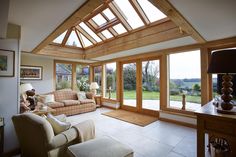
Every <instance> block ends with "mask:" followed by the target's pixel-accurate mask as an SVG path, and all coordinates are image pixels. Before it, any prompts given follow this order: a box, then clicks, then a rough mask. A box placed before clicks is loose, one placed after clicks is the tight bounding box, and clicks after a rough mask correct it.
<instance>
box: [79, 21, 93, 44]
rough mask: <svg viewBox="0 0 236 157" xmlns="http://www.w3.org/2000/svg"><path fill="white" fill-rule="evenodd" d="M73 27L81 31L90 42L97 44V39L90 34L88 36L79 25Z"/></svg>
mask: <svg viewBox="0 0 236 157" xmlns="http://www.w3.org/2000/svg"><path fill="white" fill-rule="evenodd" d="M75 28H76V29H77V30H78V31H79V32H80V33H82V34H83V35H84V36H85V37H86V38H87V39H88V40H89V41H90V42H91V43H93V44H97V41H96V40H95V39H93V37H92V36H90V35H89V34H88V33H87V32H86V31H85V30H84V29H83V28H81V27H80V26H79V25H77V26H75Z"/></svg>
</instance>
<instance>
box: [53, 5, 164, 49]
mask: <svg viewBox="0 0 236 157" xmlns="http://www.w3.org/2000/svg"><path fill="white" fill-rule="evenodd" d="M123 2H124V3H126V5H127V4H128V9H129V10H132V14H135V16H136V17H137V18H138V21H137V19H131V17H133V16H134V15H132V16H130V15H129V14H131V12H129V11H127V10H128V9H127V8H123V6H124V5H122V1H119V0H111V1H109V2H104V4H103V5H102V6H101V7H99V8H98V9H96V10H95V11H94V12H93V13H92V14H91V15H90V16H87V17H85V18H84V19H82V20H81V21H80V22H78V23H77V25H75V26H72V27H71V28H69V29H68V30H66V31H64V32H63V33H62V34H61V35H59V36H58V37H57V38H56V39H54V40H53V42H52V44H55V45H60V46H65V47H67V46H68V47H73V48H79V49H88V48H90V47H93V46H96V45H98V44H102V43H104V42H107V41H110V40H113V39H115V38H117V37H122V36H124V35H127V34H130V33H133V32H135V31H136V30H140V29H144V28H147V27H148V26H149V25H151V24H152V25H154V24H155V23H160V22H159V21H161V20H162V19H165V18H166V16H165V14H163V13H162V12H161V11H160V10H159V9H158V8H156V7H155V6H154V5H152V4H151V3H150V2H149V1H148V0H142V1H140V0H123ZM117 3H119V4H117ZM145 5H149V8H151V9H147V7H146V6H145ZM145 7H146V8H145ZM125 9H126V10H125ZM149 10H151V12H148V11H149ZM152 14H155V15H156V16H158V17H150V15H152ZM128 16H129V17H128ZM95 17H100V19H102V21H96V20H94V19H95ZM128 18H129V19H130V20H129V21H128ZM98 19H99V18H98ZM104 21H106V22H104ZM131 21H133V23H132V22H131ZM137 23H138V24H137ZM73 32H75V33H76V35H77V38H76V40H78V41H73V44H72V45H68V44H67V42H68V40H69V38H70V40H71V37H70V36H71V33H73ZM104 32H106V33H105V34H104ZM108 34H109V35H108ZM63 36H64V39H62V38H63ZM76 43H77V44H76ZM85 43H86V44H85ZM77 45H78V46H77ZM79 45H80V46H79Z"/></svg>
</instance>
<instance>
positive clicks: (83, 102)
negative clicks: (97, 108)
mask: <svg viewBox="0 0 236 157" xmlns="http://www.w3.org/2000/svg"><path fill="white" fill-rule="evenodd" d="M80 103H81V104H88V103H95V101H94V100H93V99H83V100H80Z"/></svg>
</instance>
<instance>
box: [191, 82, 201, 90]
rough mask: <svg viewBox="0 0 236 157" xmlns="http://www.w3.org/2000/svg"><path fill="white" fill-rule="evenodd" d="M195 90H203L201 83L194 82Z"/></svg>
mask: <svg viewBox="0 0 236 157" xmlns="http://www.w3.org/2000/svg"><path fill="white" fill-rule="evenodd" d="M193 90H194V91H200V90H201V87H200V85H199V84H197V83H196V84H194V85H193Z"/></svg>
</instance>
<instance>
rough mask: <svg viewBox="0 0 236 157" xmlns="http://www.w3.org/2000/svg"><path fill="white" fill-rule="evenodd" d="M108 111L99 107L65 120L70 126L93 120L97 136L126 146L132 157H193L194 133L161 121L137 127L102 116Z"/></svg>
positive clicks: (194, 149) (193, 130) (194, 146)
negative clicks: (132, 152)
mask: <svg viewBox="0 0 236 157" xmlns="http://www.w3.org/2000/svg"><path fill="white" fill-rule="evenodd" d="M108 111H110V109H107V108H99V109H97V110H96V111H95V112H89V113H85V114H80V115H76V116H71V117H68V121H70V122H71V123H72V124H76V123H78V122H82V121H84V120H87V119H92V120H94V122H95V125H96V136H97V137H99V136H104V135H108V136H111V137H113V138H115V139H117V140H118V141H120V142H121V143H124V144H126V145H129V146H130V147H131V148H132V149H133V150H134V152H135V157H196V156H197V155H196V130H195V129H192V128H188V127H183V126H179V125H175V124H171V123H166V122H163V121H156V122H154V123H152V124H150V125H148V126H146V127H140V126H137V125H134V124H130V123H127V122H124V121H120V120H117V119H114V118H110V117H107V116H104V115H101V113H103V112H108Z"/></svg>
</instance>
